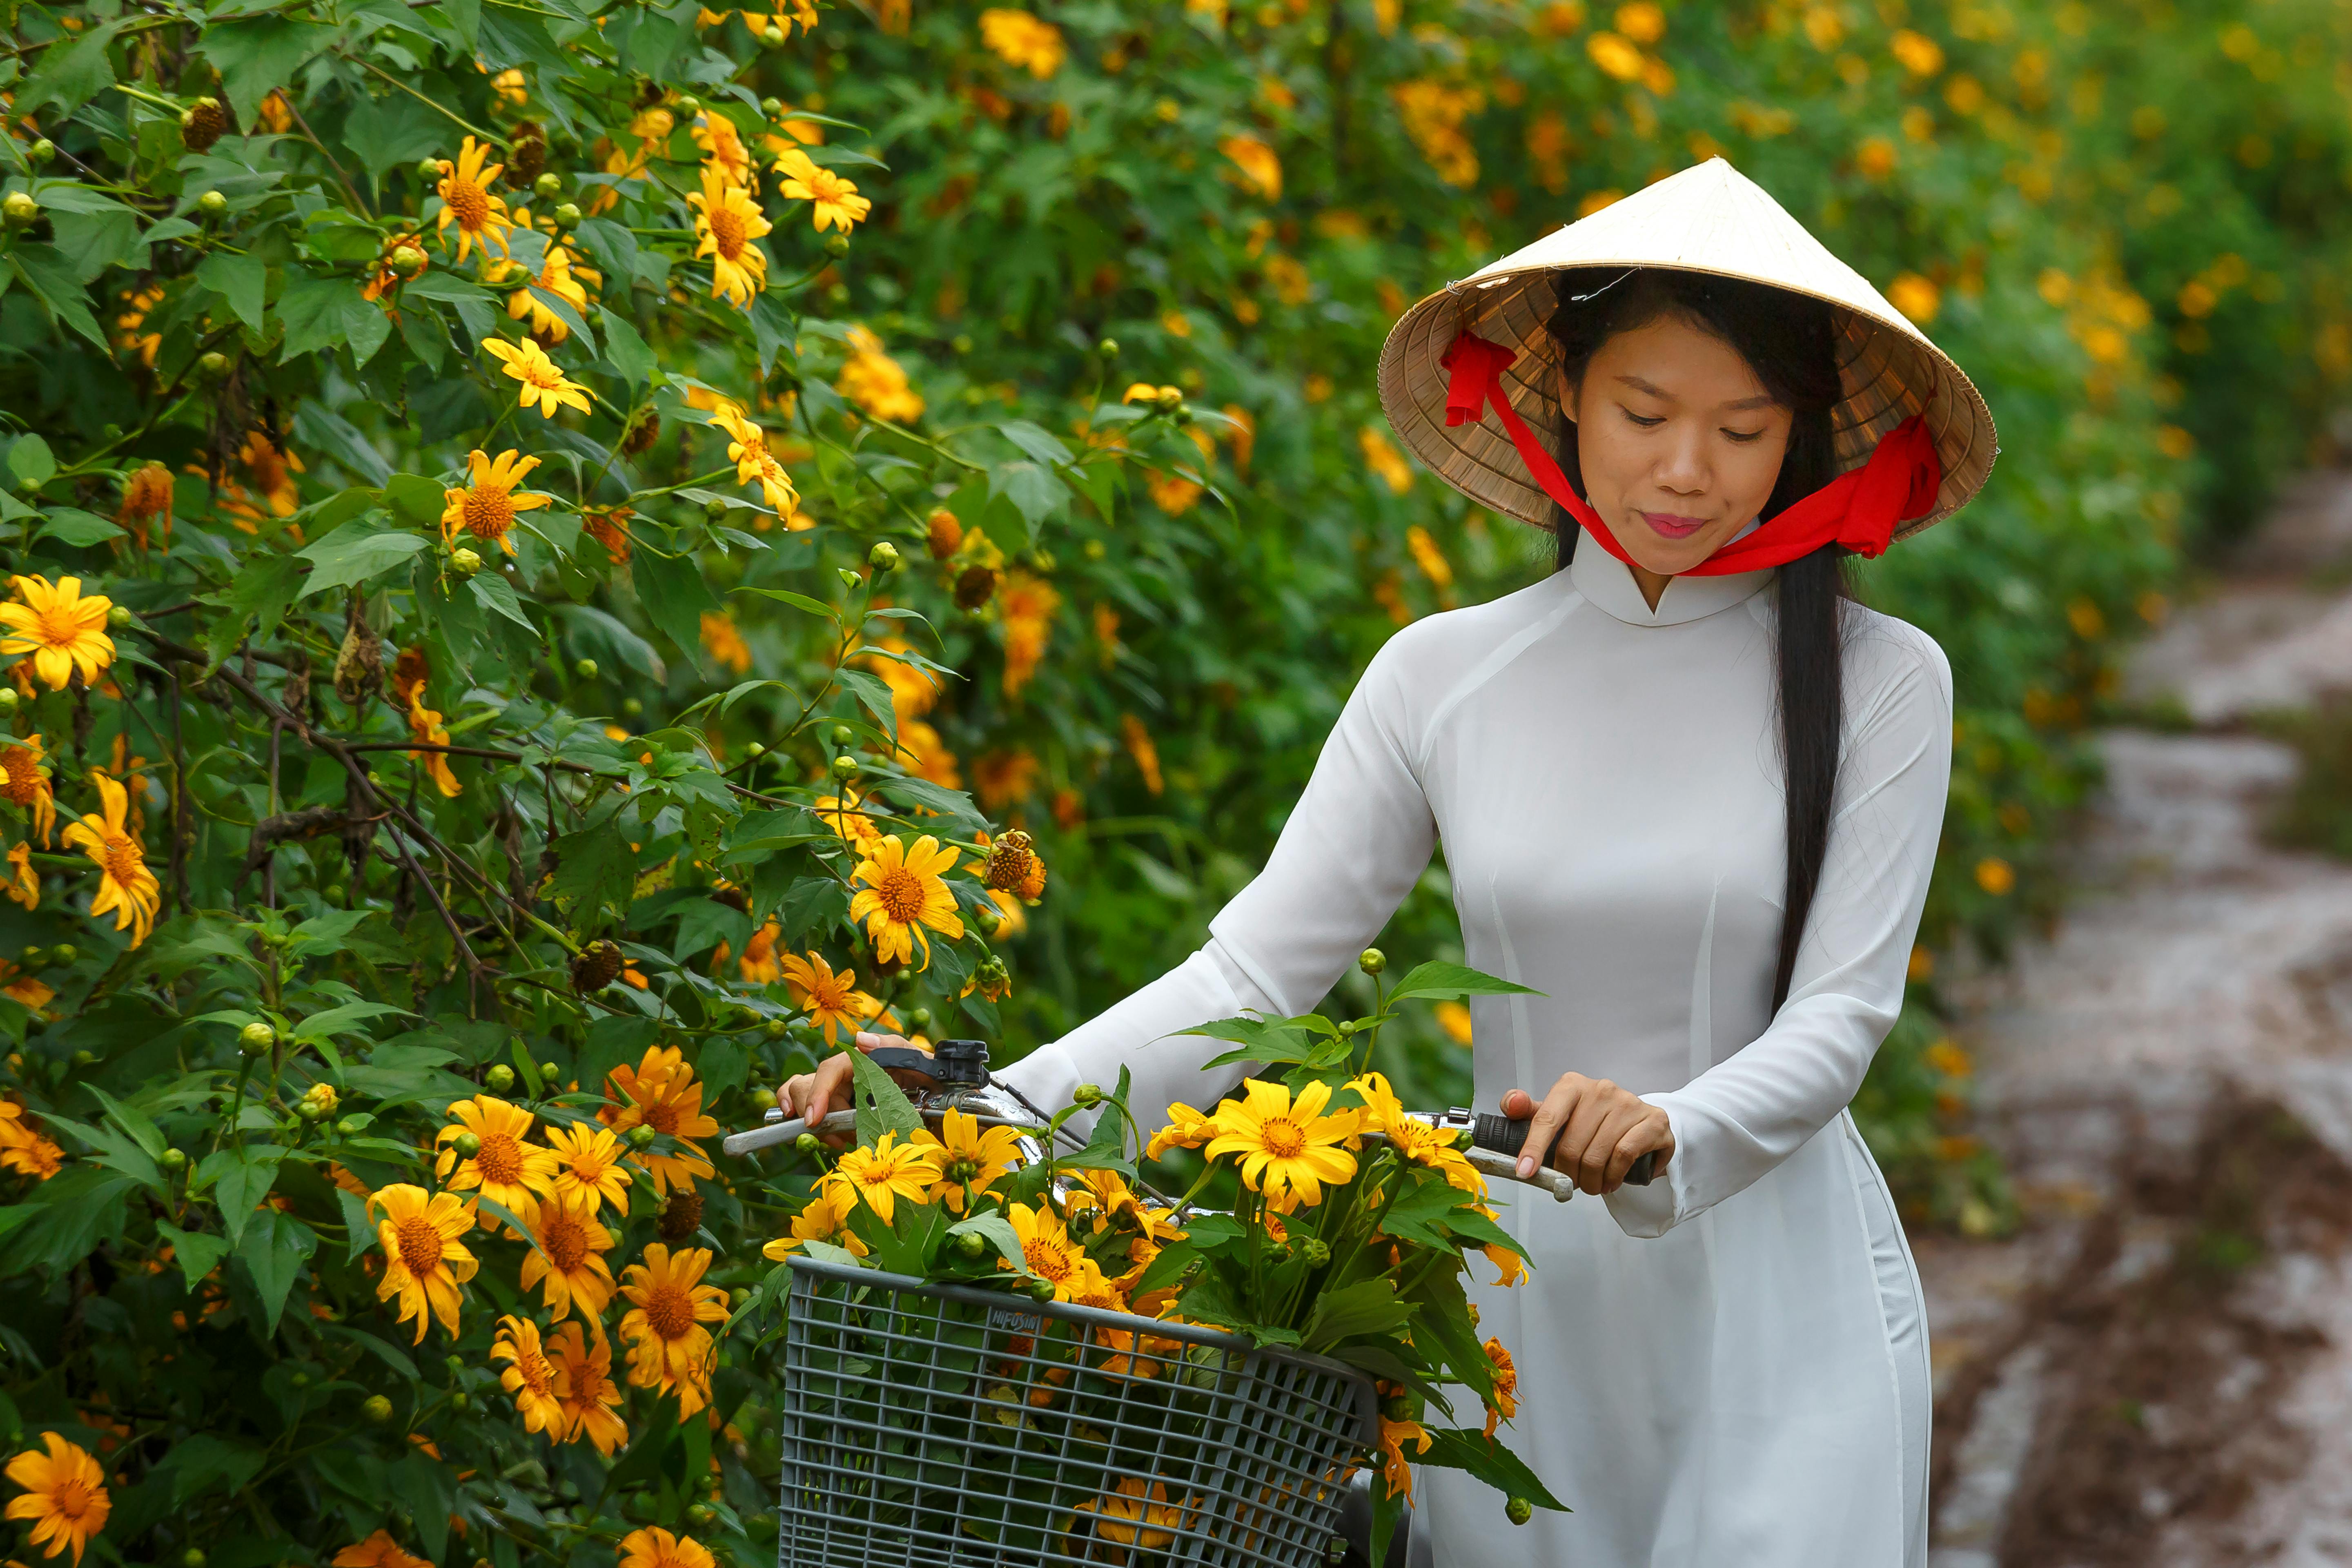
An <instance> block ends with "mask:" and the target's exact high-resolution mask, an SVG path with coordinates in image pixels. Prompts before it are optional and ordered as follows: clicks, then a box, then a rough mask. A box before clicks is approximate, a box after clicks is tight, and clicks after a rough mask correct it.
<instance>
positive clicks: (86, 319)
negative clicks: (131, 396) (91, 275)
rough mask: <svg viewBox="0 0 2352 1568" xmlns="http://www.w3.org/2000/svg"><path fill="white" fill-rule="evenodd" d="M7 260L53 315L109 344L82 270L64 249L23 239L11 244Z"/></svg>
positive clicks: (92, 338)
mask: <svg viewBox="0 0 2352 1568" xmlns="http://www.w3.org/2000/svg"><path fill="white" fill-rule="evenodd" d="M7 262H8V268H9V269H10V270H11V271H13V272H14V273H15V274H16V276H17V277H18V278H20V279H23V280H24V284H25V287H26V289H29V290H31V292H32V295H33V298H35V299H36V300H39V301H40V302H41V308H42V309H44V310H47V311H48V313H49V315H50V317H51V319H53V320H55V321H59V322H62V323H63V324H64V325H66V326H67V327H68V328H70V329H72V330H73V331H77V332H79V333H80V334H81V335H82V336H83V337H85V338H88V339H89V341H90V342H93V343H96V344H97V345H98V346H99V347H100V349H106V348H107V346H108V345H107V342H106V333H105V332H104V331H101V330H100V327H99V324H98V318H97V317H96V316H93V315H91V314H90V313H89V292H88V290H87V289H84V288H83V286H82V280H81V274H80V273H79V271H77V270H76V269H75V268H74V264H73V263H72V262H71V261H69V260H68V259H67V258H66V256H65V253H64V252H63V251H60V250H59V249H58V248H57V247H55V246H53V245H36V244H34V243H33V242H32V241H30V240H24V239H20V240H18V241H16V244H15V245H14V246H13V247H10V249H9V251H8V256H7Z"/></svg>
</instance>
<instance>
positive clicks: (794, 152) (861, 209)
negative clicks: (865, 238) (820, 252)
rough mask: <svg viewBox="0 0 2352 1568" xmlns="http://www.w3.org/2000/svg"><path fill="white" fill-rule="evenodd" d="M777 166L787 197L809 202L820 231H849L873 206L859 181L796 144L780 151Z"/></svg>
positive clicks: (861, 220) (811, 214) (792, 199)
mask: <svg viewBox="0 0 2352 1568" xmlns="http://www.w3.org/2000/svg"><path fill="white" fill-rule="evenodd" d="M774 168H775V170H776V172H777V173H778V174H782V175H783V176H784V184H783V195H784V196H785V198H786V199H787V200H789V201H795V202H806V203H808V204H809V221H810V222H811V223H812V224H814V226H816V231H817V232H818V233H819V234H823V233H824V231H825V230H826V229H829V228H837V229H839V230H841V232H842V233H844V234H847V233H848V232H849V231H850V230H851V229H852V228H854V227H856V226H857V225H858V224H859V223H861V222H863V221H864V220H865V217H866V214H867V213H869V212H872V211H873V210H874V204H873V203H872V202H871V201H869V200H867V199H866V197H864V196H861V195H858V194H857V187H856V185H854V184H851V183H850V182H849V181H847V180H845V179H843V178H842V177H841V176H840V175H839V174H835V173H834V172H833V171H832V170H831V169H828V168H825V167H824V165H823V164H821V163H818V162H817V161H816V160H815V159H814V158H812V157H810V156H809V155H808V154H807V153H803V152H802V151H801V150H800V149H799V148H797V147H787V148H785V149H784V150H783V152H782V153H779V154H778V155H777V157H776V162H775V164H774Z"/></svg>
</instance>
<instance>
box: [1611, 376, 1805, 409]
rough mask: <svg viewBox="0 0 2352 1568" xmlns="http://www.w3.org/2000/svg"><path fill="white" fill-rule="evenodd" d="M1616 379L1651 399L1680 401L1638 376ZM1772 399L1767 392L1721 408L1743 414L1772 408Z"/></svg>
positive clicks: (1663, 389) (1671, 401)
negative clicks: (1750, 410)
mask: <svg viewBox="0 0 2352 1568" xmlns="http://www.w3.org/2000/svg"><path fill="white" fill-rule="evenodd" d="M1617 379H1618V380H1619V381H1622V382H1623V383H1624V384H1626V385H1628V386H1630V387H1632V388H1633V390H1634V391H1636V392H1646V393H1648V394H1649V395H1651V396H1653V397H1663V398H1664V399H1665V400H1666V401H1667V402H1668V403H1675V402H1678V401H1680V400H1679V399H1677V398H1676V397H1675V395H1674V394H1673V393H1671V392H1668V391H1667V390H1666V389H1665V388H1664V387H1663V386H1653V385H1651V384H1649V383H1648V382H1646V381H1643V379H1642V378H1641V377H1640V376H1638V375H1621V376H1619V377H1617ZM1773 402H1774V398H1773V396H1772V395H1771V394H1770V393H1769V392H1764V393H1759V394H1758V395H1755V396H1754V397H1743V398H1741V399H1739V400H1738V402H1737V403H1727V404H1725V405H1723V406H1724V408H1725V409H1727V411H1730V412H1733V413H1745V412H1746V411H1747V410H1748V409H1750V408H1769V407H1771V406H1772V405H1773Z"/></svg>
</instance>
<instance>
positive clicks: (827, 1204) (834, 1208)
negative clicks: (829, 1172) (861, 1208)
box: [760, 1183, 866, 1263]
mask: <svg viewBox="0 0 2352 1568" xmlns="http://www.w3.org/2000/svg"><path fill="white" fill-rule="evenodd" d="M856 1208H857V1197H856V1194H853V1193H851V1192H850V1191H849V1190H848V1189H847V1188H845V1187H841V1186H837V1185H835V1184H831V1183H828V1184H825V1185H824V1186H821V1187H819V1188H817V1190H816V1191H815V1192H814V1193H812V1194H809V1201H808V1203H807V1204H806V1205H804V1206H803V1208H802V1209H801V1212H800V1213H798V1214H796V1215H793V1233H792V1235H790V1236H780V1237H777V1238H776V1239H775V1240H773V1241H772V1242H769V1243H768V1244H767V1245H766V1246H764V1247H761V1248H760V1255H761V1257H763V1258H767V1259H768V1261H770V1262H771V1263H782V1261H783V1260H784V1259H785V1258H790V1257H791V1256H792V1255H793V1253H794V1252H795V1251H797V1250H798V1249H799V1248H800V1247H802V1246H803V1244H805V1243H807V1242H812V1241H824V1242H830V1243H832V1244H833V1245H834V1246H835V1247H847V1248H848V1249H849V1250H850V1251H852V1252H854V1253H856V1254H857V1256H858V1257H860V1258H863V1257H865V1256H866V1244H865V1243H864V1242H862V1241H860V1240H858V1239H857V1236H856V1232H854V1231H852V1230H851V1229H850V1228H849V1216H850V1215H851V1214H852V1213H854V1212H856Z"/></svg>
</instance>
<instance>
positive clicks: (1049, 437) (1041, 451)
mask: <svg viewBox="0 0 2352 1568" xmlns="http://www.w3.org/2000/svg"><path fill="white" fill-rule="evenodd" d="M996 428H997V430H998V431H999V433H1001V434H1002V435H1003V437H1004V438H1005V439H1006V440H1008V441H1010V442H1012V443H1013V445H1014V446H1016V447H1020V448H1021V449H1022V450H1023V451H1024V452H1026V453H1028V454H1029V455H1030V456H1031V457H1033V458H1036V459H1037V460H1038V461H1039V462H1041V463H1052V464H1054V465H1055V466H1056V467H1059V466H1060V465H1062V464H1064V463H1066V462H1068V461H1069V460H1070V449H1069V448H1068V447H1066V446H1064V445H1062V440H1061V437H1058V436H1055V434H1054V433H1053V432H1052V431H1050V430H1047V429H1046V428H1045V426H1042V425H1033V424H1031V423H1030V422H1029V421H1028V420H1026V419H1008V420H1006V421H1005V422H1004V423H1003V424H1002V425H999V426H997V427H996Z"/></svg>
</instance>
